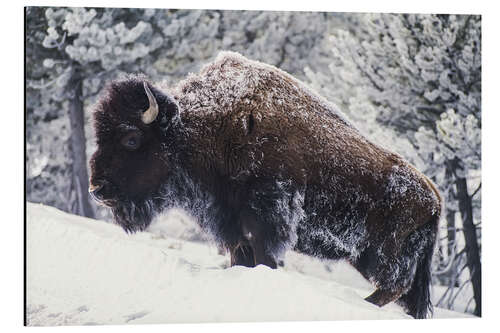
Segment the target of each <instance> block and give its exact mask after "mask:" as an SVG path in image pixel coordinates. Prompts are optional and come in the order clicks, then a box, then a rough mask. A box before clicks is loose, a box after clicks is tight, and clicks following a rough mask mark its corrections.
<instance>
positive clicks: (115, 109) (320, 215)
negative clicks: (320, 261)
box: [89, 52, 442, 318]
mask: <svg viewBox="0 0 500 333" xmlns="http://www.w3.org/2000/svg"><path fill="white" fill-rule="evenodd" d="M94 126H95V131H96V137H97V151H96V152H95V153H94V155H93V157H92V159H91V162H90V164H91V179H90V184H91V185H90V189H89V191H90V193H91V195H92V196H93V197H94V198H95V200H97V201H98V202H100V203H101V204H103V205H106V206H108V207H109V208H110V209H111V210H112V213H113V215H114V218H115V220H116V222H117V223H118V224H119V225H121V226H122V227H123V228H124V229H125V230H126V231H127V232H135V231H139V230H143V229H145V228H146V227H147V226H148V225H149V223H150V222H151V220H152V218H153V217H154V216H155V214H157V213H159V212H161V211H162V210H165V209H167V208H170V207H181V208H184V209H186V210H187V211H189V212H190V213H191V214H192V215H193V216H194V217H196V218H197V220H198V222H199V224H200V226H201V227H202V228H203V229H204V230H206V231H207V232H208V233H209V234H211V235H212V236H213V238H214V239H215V240H216V242H218V244H219V245H221V246H223V247H224V248H226V249H227V250H228V251H229V253H230V255H231V264H232V265H245V266H249V267H253V266H255V265H258V264H264V265H267V266H269V267H272V268H276V266H277V261H278V260H279V258H280V257H281V255H282V254H283V252H284V251H285V250H287V249H295V250H296V251H298V252H301V253H305V254H308V255H312V256H316V257H319V258H328V259H341V258H344V259H347V260H348V261H349V262H350V263H351V264H352V265H353V266H354V267H356V269H357V270H359V272H361V273H362V274H363V276H365V277H366V278H367V279H368V280H370V281H371V282H372V283H373V284H374V285H375V287H376V290H375V292H373V294H371V295H370V296H369V297H367V300H368V301H370V302H372V303H374V304H376V305H378V306H383V305H385V304H387V303H389V302H392V301H396V300H397V301H398V302H399V303H400V304H402V305H403V306H404V307H405V308H406V310H407V312H408V313H409V314H410V315H412V316H413V317H415V318H425V317H426V316H427V313H428V311H429V310H431V309H432V307H431V302H430V298H429V284H430V279H431V276H430V264H431V258H432V254H433V250H434V245H435V239H436V233H437V226H438V222H439V217H440V214H441V205H442V203H441V201H442V200H441V197H440V195H439V193H438V191H437V190H436V188H435V186H434V185H433V183H432V182H431V181H430V180H429V179H428V178H427V177H426V176H424V175H423V174H422V173H420V172H419V171H417V170H416V169H415V168H414V167H413V166H411V165H410V164H409V163H408V162H406V161H405V160H403V158H401V157H400V156H399V155H397V154H394V153H391V152H390V151H388V150H386V149H384V148H382V147H380V146H378V145H376V144H374V143H372V142H371V141H369V140H368V139H367V138H365V137H364V136H363V135H362V134H360V132H359V131H358V130H357V129H356V128H355V127H354V126H353V125H352V124H350V123H349V121H347V120H346V119H345V118H344V117H343V116H342V114H341V112H339V110H338V109H337V108H336V107H335V106H333V105H332V104H330V103H329V102H327V101H326V100H325V99H323V98H322V97H320V96H318V95H317V94H316V93H315V92H313V91H311V90H310V89H309V88H307V87H306V86H304V85H303V84H302V83H301V82H299V81H298V80H296V79H295V78H293V77H292V76H290V75H288V74H287V73H285V72H283V71H281V70H279V69H277V68H275V67H273V66H270V65H266V64H263V63H260V62H256V61H251V60H248V59H246V58H244V57H243V56H241V55H239V54H236V53H232V52H223V53H221V54H220V55H219V56H218V57H217V58H216V59H215V61H214V62H212V63H210V64H208V65H206V66H205V67H203V69H202V70H201V71H200V73H199V74H190V75H189V76H188V77H187V78H186V79H185V80H184V81H182V82H180V83H179V84H178V85H177V86H175V87H162V86H161V85H159V84H153V83H152V82H150V81H148V80H147V79H146V78H145V77H144V76H141V75H129V76H127V77H125V78H123V79H121V80H117V81H113V82H111V83H110V84H109V85H108V86H107V87H106V89H105V92H104V93H103V94H102V95H101V97H100V99H99V101H98V102H97V104H96V106H95V110H94Z"/></svg>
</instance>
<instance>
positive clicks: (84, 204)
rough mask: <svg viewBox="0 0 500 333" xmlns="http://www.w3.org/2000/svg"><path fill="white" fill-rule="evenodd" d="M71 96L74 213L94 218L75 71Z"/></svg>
mask: <svg viewBox="0 0 500 333" xmlns="http://www.w3.org/2000/svg"><path fill="white" fill-rule="evenodd" d="M68 88H69V93H70V96H71V100H70V105H69V119H70V125H71V153H72V157H73V184H74V189H75V192H76V198H77V208H76V211H75V212H73V213H76V214H78V215H81V216H86V217H91V218H94V211H93V210H92V206H91V205H90V202H89V194H88V187H89V183H88V174H87V154H86V152H85V144H86V140H85V130H84V117H83V101H82V93H83V92H82V78H81V77H80V75H79V73H78V72H77V71H74V72H73V77H72V79H71V81H70V84H69V85H68Z"/></svg>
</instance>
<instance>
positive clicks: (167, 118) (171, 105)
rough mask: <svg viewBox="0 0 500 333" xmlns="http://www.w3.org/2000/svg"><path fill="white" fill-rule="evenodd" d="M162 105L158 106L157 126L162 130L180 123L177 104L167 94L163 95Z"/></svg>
mask: <svg viewBox="0 0 500 333" xmlns="http://www.w3.org/2000/svg"><path fill="white" fill-rule="evenodd" d="M162 97H163V98H162V103H161V105H160V114H159V115H158V118H159V119H158V124H159V125H160V127H162V128H165V129H166V128H168V127H170V125H172V124H174V123H176V122H178V121H180V112H179V104H177V101H176V100H175V99H174V98H173V97H172V96H170V95H169V94H165V93H163V96H162Z"/></svg>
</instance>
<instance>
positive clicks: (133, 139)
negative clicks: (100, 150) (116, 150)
mask: <svg viewBox="0 0 500 333" xmlns="http://www.w3.org/2000/svg"><path fill="white" fill-rule="evenodd" d="M121 144H122V146H123V147H125V148H126V149H127V150H136V149H137V148H139V146H140V145H141V135H140V134H139V133H137V132H132V133H129V134H127V135H125V136H124V137H123V138H122V139H121Z"/></svg>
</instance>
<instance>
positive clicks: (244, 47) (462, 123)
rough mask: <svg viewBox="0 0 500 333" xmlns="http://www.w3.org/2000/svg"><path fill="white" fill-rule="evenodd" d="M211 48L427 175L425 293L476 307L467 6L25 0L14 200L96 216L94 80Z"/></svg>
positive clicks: (167, 75)
mask: <svg viewBox="0 0 500 333" xmlns="http://www.w3.org/2000/svg"><path fill="white" fill-rule="evenodd" d="M220 50H232V51H236V52H240V53H242V54H243V55H245V56H247V57H249V58H251V59H254V60H259V61H262V62H265V63H269V64H272V65H274V66H277V67H279V68H281V69H283V70H285V71H287V72H289V73H290V74H292V75H294V76H295V77H297V78H299V79H300V80H302V81H304V82H306V83H307V84H308V85H310V86H311V87H312V88H313V89H315V90H317V91H318V92H320V93H321V94H322V95H323V96H325V97H327V98H328V99H329V100H331V101H332V102H334V103H336V104H337V105H338V106H339V107H340V108H341V109H342V110H343V111H344V113H345V114H346V115H347V117H348V118H350V119H351V120H352V122H353V123H354V124H355V125H357V127H358V128H359V129H360V130H361V131H362V132H363V133H364V134H366V135H367V136H368V137H369V138H371V139H372V140H373V141H375V142H377V143H379V144H381V145H382V146H386V147H387V148H389V149H390V150H393V151H396V152H398V153H399V154H401V155H402V156H404V157H405V158H406V159H407V160H409V161H410V162H411V163H413V164H414V165H416V166H417V167H418V168H419V169H420V170H421V171H423V172H424V173H425V174H426V175H427V176H429V177H430V178H432V180H433V181H434V182H435V183H436V184H437V185H438V187H439V189H440V191H441V193H442V194H443V196H444V197H445V200H446V211H445V213H444V214H443V221H442V224H441V233H440V238H439V244H438V249H437V253H436V256H435V262H434V268H433V275H434V279H433V284H434V292H436V293H438V294H439V297H438V298H437V301H436V304H435V305H437V306H440V307H444V308H449V309H454V310H456V311H463V312H469V313H473V314H476V315H481V17H480V16H472V15H413V14H408V15H407V14H405V15H402V14H350V13H319V12H316V13H313V12H271V11H225V10H175V9H156V10H154V9H112V8H106V9H104V8H44V7H28V8H27V9H26V136H27V137H26V164H27V168H26V169H27V171H26V196H27V200H28V201H31V202H41V203H44V204H47V205H51V206H54V207H57V208H59V209H62V210H64V211H67V212H70V213H74V214H78V215H83V216H88V217H96V218H98V219H102V220H110V216H109V212H108V211H107V210H106V209H103V208H101V207H98V206H96V205H95V204H94V203H93V202H92V201H91V200H90V199H89V196H88V194H87V187H88V174H87V167H88V159H89V157H90V155H91V154H92V153H93V151H94V150H95V142H94V137H93V129H92V127H91V124H90V120H91V112H90V110H91V107H92V104H93V103H94V102H95V100H96V98H97V96H98V94H99V91H100V90H101V88H102V87H103V85H104V84H105V83H106V82H107V81H108V80H111V79H113V78H117V77H119V76H120V75H122V74H123V73H129V72H143V73H145V74H147V75H148V76H149V77H150V78H152V79H153V80H157V81H162V80H165V81H166V82H168V83H170V84H174V83H176V82H177V81H179V80H180V79H182V78H183V77H185V76H186V75H187V74H188V73H189V72H196V71H197V70H198V69H199V68H200V67H201V65H203V64H204V63H206V62H208V61H210V60H211V59H213V58H214V57H215V55H216V54H217V53H218V52H219V51H220Z"/></svg>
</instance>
